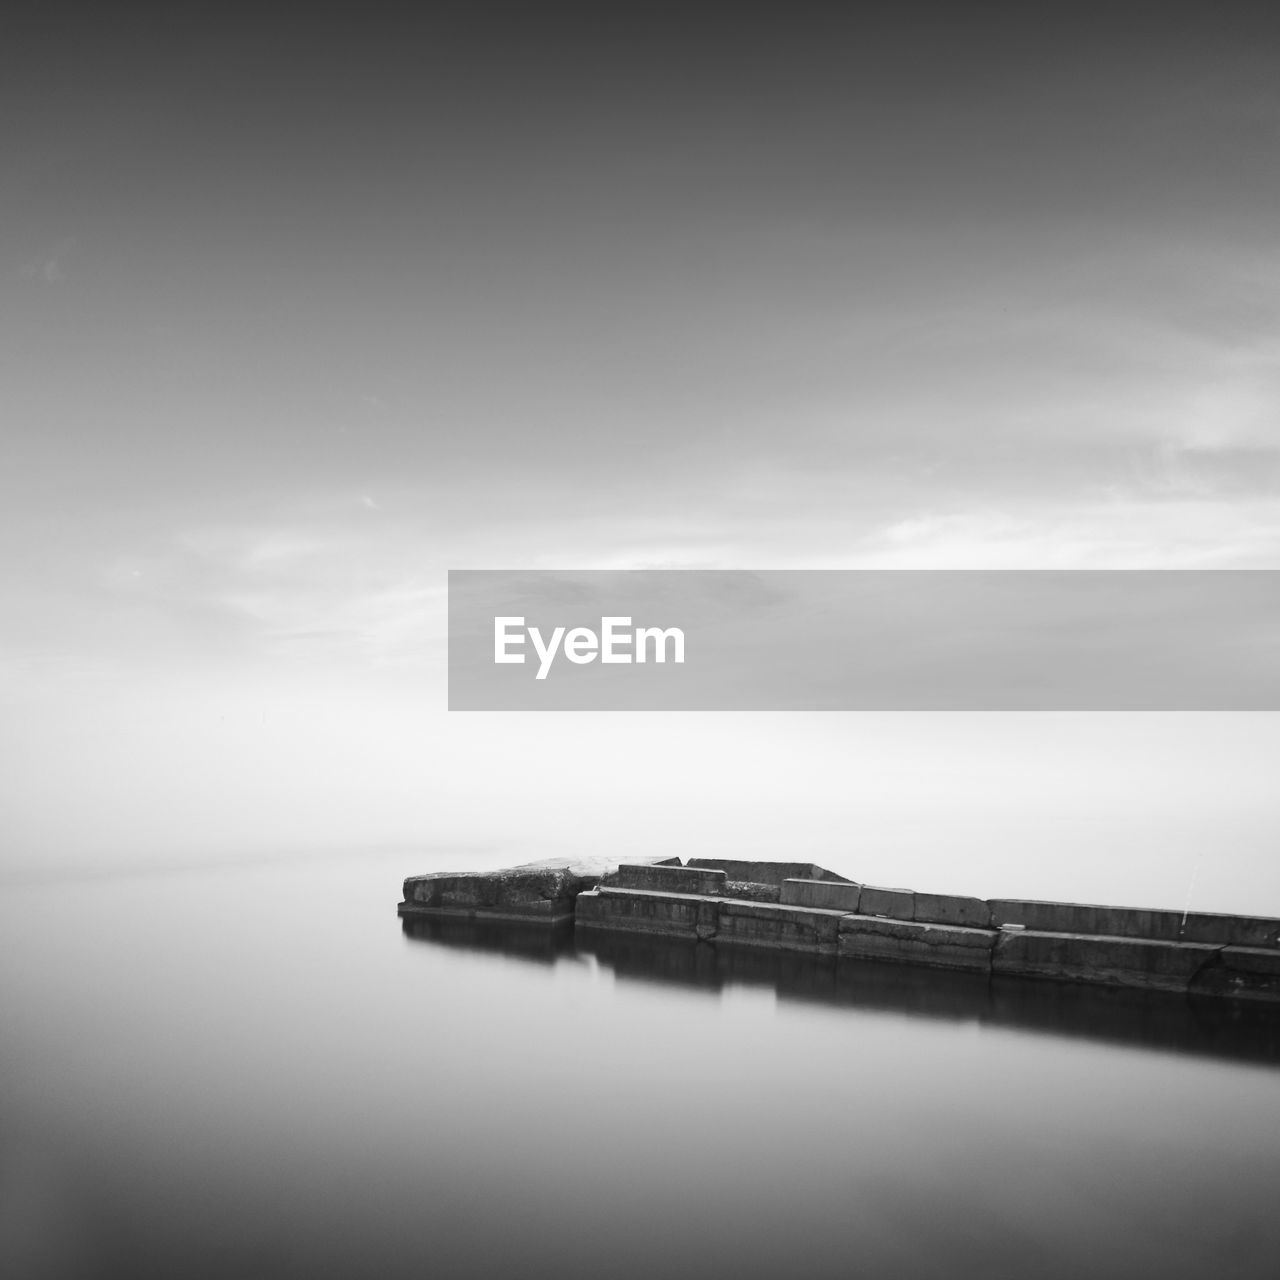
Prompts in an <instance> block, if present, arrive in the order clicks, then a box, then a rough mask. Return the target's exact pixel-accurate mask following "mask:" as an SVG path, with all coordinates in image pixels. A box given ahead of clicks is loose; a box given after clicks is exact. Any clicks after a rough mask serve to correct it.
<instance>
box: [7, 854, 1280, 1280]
mask: <svg viewBox="0 0 1280 1280" xmlns="http://www.w3.org/2000/svg"><path fill="white" fill-rule="evenodd" d="M428 863H429V860H428V859H418V860H416V861H413V862H412V863H411V864H408V865H406V864H405V863H404V860H403V859H400V860H395V859H390V858H376V859H355V858H353V859H351V860H348V861H342V860H329V861H323V862H281V863H275V864H263V865H259V866H248V867H244V866H242V867H238V868H223V869H214V870H206V871H187V872H181V873H176V872H175V873H171V874H153V875H150V876H147V875H135V876H131V877H124V876H121V877H117V878H101V879H96V880H90V879H85V880H82V881H74V880H62V881H59V882H56V883H53V882H46V883H41V884H27V885H9V886H7V887H5V888H4V889H3V890H0V1009H2V1012H3V1038H2V1039H0V1142H2V1144H3V1146H2V1148H0V1153H2V1154H0V1271H2V1272H4V1273H5V1274H7V1275H14V1276H23V1277H26V1276H32V1277H35V1276H45V1275H49V1276H75V1277H79V1276H85V1277H96V1276H111V1277H114V1276H141V1277H145V1276H160V1275H166V1276H167V1275H183V1276H209V1277H213V1276H219V1277H220V1276H226V1277H254V1276H263V1277H268V1276H308V1277H311V1276H315V1277H322V1276H348V1275H351V1276H355V1275H368V1276H379V1277H381V1276H387V1277H397V1276H401V1275H404V1276H409V1275H413V1276H471V1275H508V1276H542V1275H547V1276H552V1275H554V1276H558V1277H565V1278H566V1280H568V1278H571V1277H588V1276H590V1277H615V1276H616V1277H631V1276H636V1277H639V1276H663V1277H666V1276H676V1277H679V1276H690V1277H694V1276H697V1277H702V1278H704V1280H705V1278H706V1277H714V1276H738V1277H751V1276H789V1275H796V1276H807V1277H825V1276H832V1277H835V1276H841V1277H844V1276H849V1275H853V1274H866V1275H870V1276H877V1277H882V1276H911V1277H935V1276H936V1277H951V1278H954V1277H961V1278H963V1277H969V1276H974V1277H978V1276H981V1277H987V1278H990V1277H1000V1276H1010V1277H1013V1276H1017V1277H1020V1278H1023V1277H1037V1278H1043V1277H1058V1276H1062V1277H1067V1276H1072V1277H1075V1276H1081V1275H1089V1276H1094V1277H1097V1276H1131V1275H1159V1276H1162V1277H1196V1278H1197V1280H1200V1278H1201V1277H1205V1276H1215V1277H1261V1276H1270V1275H1273V1274H1275V1271H1274V1267H1275V1265H1276V1259H1277V1258H1278V1257H1280V1217H1278V1216H1277V1214H1276V1213H1275V1195H1276V1188H1277V1186H1280V1013H1269V1014H1258V1013H1256V1012H1254V1013H1252V1014H1250V1013H1246V1012H1241V1011H1238V1010H1233V1009H1231V1008H1229V1007H1224V1006H1212V1007H1210V1006H1191V1005H1188V1004H1187V1003H1186V1002H1185V1001H1183V1000H1181V999H1177V998H1172V997H1170V998H1163V997H1162V998H1156V997H1136V996H1133V995H1125V994H1123V993H1114V992H1093V991H1088V990H1086V989H1082V988H1076V987H1069V986H1059V985H1057V984H1052V983H1049V984H1035V983H1025V982H1024V983H1011V984H1006V985H1003V986H1002V985H999V984H997V985H996V986H989V985H988V984H987V983H986V982H984V981H976V980H970V979H968V978H964V977H959V976H956V975H947V974H938V973H929V972H928V971H913V970H908V969H902V968H899V967H896V966H886V965H864V966H858V967H849V966H841V967H839V968H838V969H837V968H836V967H834V966H824V965H822V964H818V963H815V962H810V961H807V960H803V959H799V958H795V957H784V956H775V955H772V954H770V953H767V952H756V951H747V950H738V951H734V952H730V951H728V950H721V951H718V952H717V951H716V950H714V949H713V948H711V947H708V946H705V945H704V946H701V947H688V946H684V945H681V944H674V943H673V944H666V943H661V942H646V941H645V940H643V939H627V938H617V937H615V938H600V939H596V940H590V939H584V938H581V937H580V938H578V939H577V940H576V941H575V939H574V935H573V932H572V930H571V929H570V930H568V931H565V930H560V931H556V932H551V931H541V930H533V931H528V930H521V929H514V930H513V929H499V930H495V929H492V928H490V929H484V928H475V927H470V926H467V925H465V924H453V925H440V926H437V925H431V926H422V925H415V926H408V927H406V926H404V925H402V922H401V921H400V920H398V919H397V917H396V915H395V903H396V901H397V899H398V896H399V882H400V879H401V878H402V876H403V875H405V874H406V873H409V872H414V871H422V870H429V869H432V867H431V866H430V865H428Z"/></svg>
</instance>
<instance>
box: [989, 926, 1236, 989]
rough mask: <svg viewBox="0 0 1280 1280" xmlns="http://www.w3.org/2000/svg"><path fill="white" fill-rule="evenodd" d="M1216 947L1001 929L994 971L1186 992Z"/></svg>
mask: <svg viewBox="0 0 1280 1280" xmlns="http://www.w3.org/2000/svg"><path fill="white" fill-rule="evenodd" d="M1218 950H1219V948H1217V947H1213V946H1209V945H1206V944H1204V943H1198V942H1163V941H1156V940H1151V939H1148V938H1125V937H1106V936H1098V935H1083V934H1076V933H1045V932H1039V931H1033V930H1030V929H1002V930H1001V931H1000V934H999V937H998V939H997V942H996V948H995V954H994V955H993V956H992V961H991V967H992V971H993V972H995V973H1013V974H1021V975H1023V976H1025V977H1036V978H1062V979H1068V980H1071V981H1076V982H1101V983H1107V984H1109V985H1112V986H1121V987H1154V988H1158V989H1161V990H1165V991H1185V990H1187V988H1188V986H1189V985H1190V983H1191V979H1192V978H1193V977H1194V976H1195V974H1196V972H1197V971H1198V970H1199V969H1200V968H1201V967H1202V966H1203V965H1205V964H1206V963H1208V962H1209V961H1211V960H1212V959H1213V957H1214V956H1215V955H1216V953H1217V951H1218Z"/></svg>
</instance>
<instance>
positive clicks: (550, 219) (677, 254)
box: [0, 3, 1280, 914]
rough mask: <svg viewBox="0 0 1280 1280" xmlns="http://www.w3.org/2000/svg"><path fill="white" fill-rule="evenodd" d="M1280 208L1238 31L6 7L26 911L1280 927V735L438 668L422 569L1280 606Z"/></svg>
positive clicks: (435, 614) (834, 9)
mask: <svg viewBox="0 0 1280 1280" xmlns="http://www.w3.org/2000/svg"><path fill="white" fill-rule="evenodd" d="M1277 208H1280V19H1277V18H1276V17H1275V16H1274V14H1273V13H1272V12H1269V6H1266V5H1262V4H1250V3H1222V4H1215V5H1212V6H1210V5H1204V4H1201V5H1179V4H1160V5H1149V4H1128V3H1118V4H1107V5H1081V4H1078V3H1077V4H1073V5H1035V6H1028V5H1001V4H990V5H986V4H984V5H977V6H974V5H969V6H958V5H933V4H914V5H913V4H905V5H904V4H895V5H869V6H863V5H859V6H806V5H803V4H800V5H788V6H785V7H784V6H776V5H774V6H770V5H751V4H744V5H737V6H733V7H732V8H731V9H730V8H718V7H716V8H713V7H710V6H697V7H694V8H693V11H691V7H690V6H665V5H661V4H656V5H655V4H646V5H610V6H599V5H597V6H585V5H579V6H571V5H561V4H554V3H552V4H545V5H536V6H534V5H502V4H480V3H470V4H455V5H449V4H433V5H430V6H423V7H421V10H420V11H418V12H411V11H409V10H408V9H407V8H405V7H401V6H394V7H392V6H385V7H384V6H378V5H372V6H362V7H361V8H360V9H359V10H357V9H355V8H354V7H351V6H344V7H341V8H337V7H325V8H323V9H321V8H320V7H316V9H315V10H314V11H308V12H307V13H306V14H305V15H302V14H300V13H299V11H298V10H297V9H296V7H292V8H287V7H285V6H279V7H276V6H271V5H255V6H243V7H240V6H234V5H229V6H203V5H168V6H156V7H154V8H152V7H150V6H146V5H137V6H134V5H129V6H123V7H114V8H113V9H112V10H108V8H107V7H105V6H87V5H86V6H76V5H60V4H56V3H39V4H10V5H6V6H5V13H4V16H3V18H0V432H2V436H3V459H4V461H3V464H2V465H0V581H2V582H3V588H4V590H3V595H2V597H0V713H2V719H0V766H2V767H3V776H0V868H10V869H13V868H16V869H20V870H23V871H24V872H26V871H30V870H32V869H33V868H34V869H40V868H48V867H84V866H97V865H100V864H103V863H120V862H128V861H129V860H130V859H144V860H146V859H150V860H152V861H157V860H158V861H166V860H168V861H174V862H181V861H182V860H184V859H191V858H197V857H205V856H213V855H214V854H217V855H218V856H222V855H224V854H230V853H233V852H240V851H249V850H279V849H288V850H294V851H303V852H305V851H307V850H310V849H318V848H321V847H326V848H327V847H329V846H331V845H345V846H351V845H363V844H367V845H368V846H369V847H371V848H372V847H374V846H378V847H381V846H384V845H385V846H404V847H408V848H414V847H424V848H425V847H426V846H427V845H434V844H439V843H440V842H443V843H444V845H445V846H447V847H453V848H456V849H458V850H459V854H458V856H459V857H462V856H464V854H467V851H468V850H474V849H499V848H500V850H501V852H502V855H503V856H504V857H505V856H506V854H507V853H508V852H509V851H510V850H511V849H513V848H515V847H517V846H518V847H521V848H523V847H526V846H527V847H528V848H529V849H530V852H531V853H536V854H537V855H538V856H542V855H545V854H546V853H548V852H554V851H555V850H557V849H558V848H561V847H564V846H567V845H574V846H582V845H586V844H591V845H593V846H598V845H600V844H606V845H609V846H610V847H615V846H616V847H619V848H621V847H624V846H625V847H627V848H633V847H637V846H643V847H646V848H647V847H651V846H652V843H653V842H654V841H663V842H665V843H675V844H679V842H680V841H681V840H682V839H683V838H685V837H686V836H687V834H688V833H689V832H696V841H695V842H704V841H711V842H712V843H713V844H717V845H723V844H738V845H740V846H745V845H754V844H755V843H758V842H770V841H772V842H774V843H775V844H776V842H778V841H785V842H787V843H788V844H790V845H792V846H795V847H796V851H797V853H798V852H799V846H804V847H805V848H812V849H814V850H825V851H826V852H827V853H828V854H829V855H831V856H834V855H835V853H836V852H837V851H838V850H840V849H854V850H871V851H874V852H866V853H865V854H863V853H859V854H858V856H859V857H865V859H866V861H867V865H868V866H869V867H870V869H871V870H872V871H874V873H875V874H876V875H878V876H880V877H882V878H884V877H892V876H894V875H895V873H901V874H902V875H906V874H917V873H918V874H924V873H930V874H933V873H939V874H943V873H945V874H944V876H943V878H944V879H946V880H947V883H946V884H944V885H941V886H940V887H943V888H954V889H957V890H965V889H966V888H968V887H969V884H970V883H971V881H970V880H968V879H966V873H965V869H964V867H960V868H956V867H952V866H949V865H944V863H945V860H946V858H949V857H950V853H949V852H948V854H947V855H945V856H944V855H943V854H942V853H940V852H939V849H940V846H941V845H942V844H943V843H944V842H945V843H946V845H947V847H948V850H951V849H955V850H960V849H963V850H965V851H966V852H965V858H966V859H967V860H968V861H967V863H966V865H967V866H969V867H970V868H971V870H972V880H973V881H980V882H981V883H977V884H974V886H973V887H974V888H975V889H976V890H981V891H987V892H992V893H996V892H1005V891H1024V890H1025V891H1030V890H1031V889H1036V888H1043V890H1044V891H1045V892H1048V891H1049V890H1050V889H1052V890H1053V891H1055V892H1061V893H1063V894H1066V895H1069V896H1081V895H1082V894H1083V893H1084V892H1092V893H1094V894H1095V895H1099V894H1102V893H1111V894H1112V895H1113V896H1114V895H1115V894H1119V893H1125V894H1129V895H1132V894H1134V893H1138V894H1141V893H1142V892H1143V891H1144V890H1147V891H1148V897H1150V896H1151V894H1152V893H1154V894H1155V895H1156V896H1157V897H1160V898H1161V899H1162V902H1161V903H1160V905H1164V904H1165V903H1166V902H1167V901H1169V900H1171V899H1174V898H1180V897H1181V896H1182V894H1183V891H1184V889H1185V887H1186V882H1187V879H1188V877H1189V876H1190V875H1191V874H1192V871H1193V870H1194V868H1195V867H1196V866H1198V865H1199V862H1200V861H1201V860H1205V861H1207V862H1208V863H1209V864H1214V863H1215V861H1216V863H1217V864H1220V865H1224V866H1225V864H1226V862H1229V863H1230V865H1231V869H1230V872H1229V873H1228V872H1227V871H1225V870H1224V871H1223V873H1222V874H1223V876H1224V877H1225V878H1224V879H1223V881H1222V884H1221V885H1220V886H1219V890H1218V892H1220V895H1221V900H1222V901H1224V902H1226V901H1227V900H1228V899H1229V902H1227V905H1228V906H1229V907H1230V909H1245V908H1247V907H1248V906H1250V904H1253V903H1256V902H1259V901H1262V900H1263V899H1264V898H1266V900H1267V901H1268V902H1269V903H1270V907H1269V909H1270V910H1271V911H1273V912H1274V913H1275V914H1280V879H1278V878H1277V877H1278V876H1280V873H1278V872H1276V871H1273V870H1272V866H1271V864H1272V862H1273V861H1274V858H1273V856H1272V855H1271V853H1270V850H1271V849H1272V848H1273V847H1274V838H1275V836H1276V834H1277V827H1280V814H1278V813H1277V812H1276V806H1275V805H1274V802H1273V801H1272V800H1271V799H1270V797H1269V796H1268V794H1267V790H1268V787H1267V781H1268V778H1269V777H1274V776H1275V773H1276V766H1277V765H1278V764H1280V732H1278V731H1277V728H1276V727H1275V725H1274V723H1273V718H1272V717H1266V716H1253V715H1241V716H1235V717H1220V718H1217V719H1215V718H1213V717H1200V718H1193V717H1182V718H1169V717H1159V716H1152V717H1147V718H1146V719H1143V718H1142V717H1128V718H1116V717H1112V718H1106V717H1102V718H1094V719H1093V720H1090V721H1087V722H1086V721H1084V720H1072V721H1067V720H1065V719H1063V718H1061V717H1058V718H1056V719H1055V718H1052V717H1038V718H1037V717H1034V716H1031V717H1026V718H1019V717H1006V718H1003V719H1001V718H997V717H985V718H984V717H977V718H974V717H970V718H967V719H966V718H963V717H960V718H954V719H951V720H938V719H936V718H935V719H932V720H926V719H922V718H920V717H915V718H911V717H905V718H904V717H897V718H893V717H887V718H886V717H852V716H850V717H835V716H831V717H821V716H819V717H803V716H797V717H789V716H774V717H769V716H761V717H754V718H749V717H737V718H733V717H730V718H728V719H726V718H724V717H719V718H717V717H715V716H702V717H697V716H671V717H667V718H663V717H659V716H657V715H654V716H648V717H646V716H630V717H627V716H623V717H605V716H600V717H581V716H580V717H576V718H575V717H573V716H547V717H534V718H532V719H531V718H529V717H525V718H523V719H521V718H519V717H515V718H512V717H506V718H502V717H496V716H473V717H470V718H468V717H465V716H459V715H453V716H449V715H447V714H446V713H445V712H444V701H445V680H444V665H443V664H444V641H445V631H446V612H445V585H446V580H445V574H446V572H447V570H448V569H450V568H454V569H457V568H655V567H656V568H661V567H680V568H759V569H765V568H846V567H848V568H853V567H857V568H1014V567H1017V568H1206V569H1219V568H1273V569H1274V568H1280V502H1278V501H1277V498H1278V497H1280V423H1278V422H1277V418H1276V409H1275V406H1276V404H1277V403H1280V219H1277V218H1276V216H1275V211H1276V209H1277ZM850 779H852V780H853V782H852V783H851V782H850ZM1033 802H1034V803H1033ZM922 813H930V814H933V815H935V817H934V818H933V819H932V820H931V821H930V822H924V821H922V820H921V814H922ZM1017 815H1020V816H1017ZM1081 822H1083V823H1084V824H1085V827H1086V828H1087V829H1086V830H1083V831H1076V826H1075V825H1073V824H1079V823H1081ZM1090 823H1092V824H1093V825H1092V827H1090V826H1089V824H1090ZM993 832H997V833H998V837H997V835H993V834H992V833H993ZM1071 833H1074V834H1071ZM535 846H536V848H535ZM1224 848H1225V849H1226V850H1227V852H1225V853H1224ZM1135 850H1141V852H1140V853H1139V852H1135ZM665 851H668V850H667V849H665V848H664V852H665ZM673 851H677V852H679V851H680V850H679V849H675V850H673ZM695 851H696V850H692V849H691V850H690V852H695ZM467 856H470V855H469V854H467ZM849 856H850V857H851V858H853V860H854V862H856V861H857V858H856V857H854V855H853V854H850V855H849ZM1224 859H1225V862H1224ZM1166 864H1167V865H1168V868H1169V869H1168V870H1167V873H1166ZM1090 868H1092V870H1090ZM853 869H854V870H855V871H856V870H857V869H858V867H857V866H854V868H853ZM1196 874H1197V877H1198V879H1197V883H1198V884H1199V885H1200V886H1201V887H1200V889H1199V890H1198V892H1201V893H1210V892H1213V891H1214V890H1213V880H1212V875H1211V874H1210V873H1208V872H1205V871H1201V872H1198V873H1196ZM868 878H871V877H870V876H868ZM957 881H959V883H957ZM891 882H892V881H891ZM1206 885H1207V886H1208V887H1206ZM1268 895H1269V896H1268ZM1174 905H1179V904H1178V903H1175V904H1174Z"/></svg>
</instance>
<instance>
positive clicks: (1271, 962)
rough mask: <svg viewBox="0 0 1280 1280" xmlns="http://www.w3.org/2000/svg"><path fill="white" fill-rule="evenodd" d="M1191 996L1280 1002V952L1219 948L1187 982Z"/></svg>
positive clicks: (1246, 948) (1257, 948) (1266, 949)
mask: <svg viewBox="0 0 1280 1280" xmlns="http://www.w3.org/2000/svg"><path fill="white" fill-rule="evenodd" d="M1191 991H1192V994H1194V995H1207V996H1229V997H1231V998H1232V999H1235V1000H1276V1001H1280V951H1276V950H1273V949H1271V948H1270V947H1223V948H1222V950H1221V951H1219V952H1218V954H1217V956H1216V957H1215V959H1214V960H1213V961H1211V962H1210V963H1209V964H1207V965H1205V967H1204V968H1203V969H1201V970H1200V971H1199V972H1198V973H1197V974H1196V975H1195V977H1194V978H1193V979H1192V982H1191Z"/></svg>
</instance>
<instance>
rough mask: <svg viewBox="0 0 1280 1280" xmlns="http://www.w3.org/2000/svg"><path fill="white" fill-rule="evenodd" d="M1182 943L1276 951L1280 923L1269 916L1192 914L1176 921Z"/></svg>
mask: <svg viewBox="0 0 1280 1280" xmlns="http://www.w3.org/2000/svg"><path fill="white" fill-rule="evenodd" d="M1179 929H1180V932H1181V936H1182V941H1183V942H1221V943H1225V944H1226V945H1227V946H1232V947H1248V948H1264V947H1265V948H1271V949H1273V950H1276V949H1280V920H1277V919H1275V918H1274V917H1272V916H1224V915H1214V914H1209V913H1207V912H1203V911H1193V912H1191V913H1190V914H1189V915H1188V916H1187V918H1186V923H1185V924H1183V923H1182V922H1181V920H1180V921H1179Z"/></svg>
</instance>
